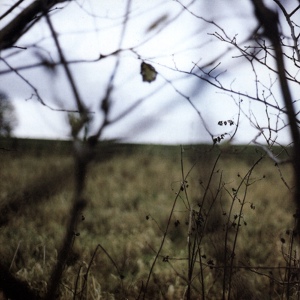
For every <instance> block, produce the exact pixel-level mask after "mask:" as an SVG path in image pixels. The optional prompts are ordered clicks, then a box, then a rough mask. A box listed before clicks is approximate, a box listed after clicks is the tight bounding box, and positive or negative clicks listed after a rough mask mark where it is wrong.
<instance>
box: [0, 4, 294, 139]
mask: <svg viewBox="0 0 300 300" xmlns="http://www.w3.org/2000/svg"><path fill="white" fill-rule="evenodd" d="M30 2H31V1H24V3H23V4H22V7H26V6H27V5H28V3H30ZM181 3H183V4H184V5H186V6H188V5H189V4H191V3H192V4H191V5H190V6H189V9H190V10H191V11H192V12H193V13H194V15H193V14H191V13H190V12H188V11H186V10H183V7H182V5H180V4H179V3H178V2H177V1H171V0H170V1H166V0H151V1H147V0H133V1H132V5H131V8H130V14H129V18H128V23H127V28H126V32H125V36H124V40H123V42H122V45H121V48H122V49H124V51H121V53H120V66H119V68H118V70H117V73H116V78H115V81H114V90H113V93H112V99H111V101H112V110H111V113H110V117H111V118H112V119H113V118H115V117H117V116H119V115H120V114H122V112H124V111H126V109H128V108H129V107H130V106H131V105H133V104H134V103H136V102H137V101H141V104H140V105H139V106H137V108H136V109H134V110H132V111H131V112H130V113H129V114H128V115H126V117H124V118H122V119H121V120H120V121H118V122H116V123H115V124H113V125H111V126H108V127H107V128H106V129H105V131H104V133H103V137H102V138H120V139H122V140H123V141H127V142H143V143H166V144H170V143H174V144H180V143H199V142H211V141H212V139H211V135H213V136H218V135H220V134H222V133H225V132H229V133H232V132H233V130H234V127H229V126H227V127H224V126H223V127H220V126H219V125H218V121H220V120H233V121H234V122H236V121H237V118H238V112H239V109H238V106H237V105H236V103H235V101H234V100H237V98H235V99H233V98H231V97H230V96H229V95H228V94H225V93H221V91H220V90H217V89H214V88H213V87H212V86H210V85H209V84H206V83H205V82H204V81H201V80H199V79H198V78H196V77H195V76H194V77H192V76H188V77H187V75H186V74H184V73H182V72H176V71H174V69H179V70H184V71H187V72H188V71H190V70H191V69H192V68H193V66H195V63H198V64H199V65H204V64H205V63H207V62H209V61H211V60H212V59H214V58H215V57H217V56H218V55H219V54H221V53H224V52H225V58H222V59H220V60H219V61H220V62H221V61H222V64H221V65H220V67H219V69H218V70H220V71H221V70H223V71H224V72H225V71H226V73H224V75H222V77H220V79H222V80H223V82H224V83H226V84H231V86H233V87H234V88H235V89H236V90H241V91H243V90H246V91H249V92H253V90H252V89H253V88H252V86H254V85H253V83H254V80H255V78H254V76H253V74H251V68H250V66H249V65H247V64H246V62H245V60H243V59H235V60H232V56H234V55H235V54H237V53H236V52H234V51H228V53H227V54H226V49H227V47H228V44H226V43H221V42H220V41H219V40H218V39H217V38H216V37H214V36H212V34H213V33H215V32H217V31H218V30H219V31H220V30H221V28H223V29H224V30H226V34H227V35H228V36H231V37H232V38H233V37H236V39H238V40H239V41H242V40H243V39H244V38H246V37H247V36H249V32H251V30H253V29H254V28H255V26H256V22H255V19H254V18H253V10H252V6H251V1H248V0H245V1H240V0H229V1H222V0H209V1H181ZM126 5H127V1H123V0H122V1H121V0H111V1H100V0H80V1H72V2H71V3H68V4H67V5H66V4H61V5H57V7H56V9H55V10H54V11H53V12H52V13H51V14H50V15H51V20H52V22H53V25H54V27H55V30H56V31H57V33H58V34H59V40H60V43H61V45H62V49H63V52H64V54H65V56H66V58H67V60H69V61H70V60H83V61H85V63H77V64H72V65H71V71H72V74H73V76H74V78H75V82H76V85H77V87H78V89H79V92H80V95H81V97H82V99H84V102H85V105H86V106H87V107H88V108H89V110H90V111H93V112H94V113H93V123H92V125H91V127H90V134H93V132H95V131H96V130H97V128H99V126H100V124H101V121H102V118H103V115H102V112H101V109H100V108H99V106H100V102H101V99H102V97H103V95H104V93H105V91H106V87H107V82H108V80H109V78H110V76H111V74H112V70H113V68H114V64H115V61H116V56H109V57H107V58H104V59H101V60H99V61H98V62H94V63H92V62H88V61H91V60H96V59H97V58H99V55H100V54H102V55H107V54H110V53H113V52H114V51H116V50H117V49H119V47H120V45H119V43H120V36H121V32H122V28H123V24H124V15H125V11H126ZM10 6H11V0H0V11H5V10H6V9H8V8H9V7H10ZM63 7H64V8H63ZM60 8H63V9H60ZM19 12H20V10H19V9H16V10H15V11H13V13H12V14H11V16H12V17H13V16H14V15H16V14H18V13H19ZM195 15H196V16H195ZM197 16H202V17H204V18H205V19H207V20H210V21H214V22H216V24H217V25H218V26H219V28H217V27H216V26H215V24H213V23H207V22H205V21H203V20H201V19H200V18H198V17H197ZM1 22H2V24H1ZM6 23H7V21H6V22H4V21H0V27H1V28H3V27H4V26H5V25H6ZM17 45H18V46H20V47H27V50H17V49H13V50H8V51H3V52H2V53H1V56H2V57H4V58H5V60H6V61H7V62H9V64H10V66H12V67H13V68H16V69H17V68H19V67H22V66H29V65H30V64H34V63H38V62H40V61H41V58H42V57H43V58H45V59H47V60H49V61H52V60H53V61H58V55H57V51H56V48H55V47H54V44H53V40H52V38H51V33H50V32H49V29H48V26H47V24H46V23H45V21H41V22H39V23H38V24H36V25H35V26H34V27H33V28H32V29H31V30H30V31H29V32H28V33H27V34H26V35H25V36H24V37H23V38H21V39H20V40H19V41H18V43H17ZM12 52H15V54H14V55H12ZM141 58H142V59H143V60H144V61H146V62H147V63H150V64H151V65H152V66H153V67H155V69H156V71H157V72H158V75H157V78H156V80H155V81H153V82H151V83H148V82H143V81H142V77H141V74H140V66H141V62H142V59H141ZM219 61H217V62H219ZM8 69H9V68H8V67H7V65H6V64H5V63H4V62H3V61H0V77H1V80H0V90H1V91H4V92H6V93H7V94H8V95H9V97H10V98H11V99H12V101H13V103H14V105H15V108H16V112H17V117H18V119H19V125H18V127H17V128H16V130H15V132H14V134H15V135H16V136H19V137H36V138H53V139H56V138H58V139H66V138H70V127H69V126H68V123H67V120H68V118H67V115H68V113H67V112H57V111H55V109H64V110H73V109H76V105H75V101H74V97H73V95H72V92H71V89H70V85H69V82H68V80H67V79H66V76H65V73H64V70H63V69H62V68H61V67H58V68H57V69H56V71H55V72H49V70H48V69H46V68H45V67H43V68H30V69H25V70H22V71H19V74H21V75H22V78H21V77H20V76H17V75H16V74H15V73H13V72H10V73H5V74H3V72H4V71H5V70H8ZM1 71H2V73H1ZM263 72H264V73H263ZM24 78H25V79H26V81H25V80H24ZM261 80H262V81H264V80H265V81H266V84H268V82H270V74H269V72H267V71H266V70H263V69H262V73H261ZM28 83H30V84H28ZM33 87H34V88H36V89H37V91H38V93H39V95H40V96H41V97H42V99H43V101H44V102H45V103H46V104H47V106H49V107H51V108H53V109H54V110H51V109H50V108H49V107H46V106H43V105H41V104H40V103H39V102H38V101H37V98H36V97H35V96H32V95H33V94H34V93H35V92H34V91H33V89H32V88H33ZM274 93H275V94H276V93H279V91H276V90H275V91H274ZM187 98H188V99H190V100H191V101H192V103H193V105H194V106H195V107H194V108H193V106H192V105H191V104H190V103H189V102H188V100H187ZM279 101H280V100H279ZM243 105H244V106H243V110H244V111H245V112H249V111H251V112H253V114H254V115H255V120H256V121H257V122H261V124H264V122H265V119H266V115H265V111H264V108H263V107H262V106H259V105H256V104H255V103H249V102H247V101H246V100H245V104H243ZM195 108H196V109H197V111H196V109H195ZM199 113H200V114H201V116H202V120H201V118H200V117H199ZM203 121H204V122H205V124H203ZM256 135H257V130H255V129H254V128H253V126H252V127H251V126H250V125H249V120H247V118H245V117H242V118H241V123H240V127H239V130H238V132H237V134H236V137H235V139H234V142H237V143H248V142H250V141H251V140H252V139H253V138H254V137H255V136H256ZM281 139H282V141H284V142H287V141H288V140H289V133H288V132H286V134H285V135H284V136H283V137H281Z"/></svg>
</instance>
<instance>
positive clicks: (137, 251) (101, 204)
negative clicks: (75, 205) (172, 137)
mask: <svg viewBox="0 0 300 300" xmlns="http://www.w3.org/2000/svg"><path fill="white" fill-rule="evenodd" d="M51 148H52V147H51V146H49V147H45V149H51ZM52 149H53V148H52ZM107 149H108V148H105V150H103V149H101V147H100V148H99V153H98V154H97V159H96V161H95V162H92V163H91V164H90V166H89V170H88V175H87V178H86V189H85V198H86V200H87V202H88V205H87V207H86V209H85V210H84V211H82V216H81V219H80V220H79V222H78V226H77V228H76V231H75V232H74V245H73V249H72V253H71V255H70V256H69V259H68V262H67V266H66V267H65V270H64V275H63V280H62V282H61V285H60V288H59V293H60V294H59V298H60V299H186V298H188V297H189V298H190V299H222V297H223V296H225V297H229V298H230V299H285V298H286V297H290V299H296V298H297V297H298V296H299V295H298V283H297V282H298V278H297V274H296V273H295V271H294V267H298V257H299V253H298V252H297V251H296V250H297V247H296V243H295V242H293V239H295V237H294V236H293V234H292V230H293V225H294V224H293V221H294V220H293V214H294V205H293V202H292V185H293V183H292V174H291V168H290V166H289V165H287V164H286V165H281V166H280V168H279V167H278V166H276V165H275V164H274V162H273V161H271V160H270V159H269V158H268V157H266V156H264V153H263V151H262V150H260V149H256V148H254V147H252V148H249V149H246V150H245V149H243V147H235V149H231V148H226V149H221V150H220V149H219V148H218V149H217V148H216V149H211V147H207V146H197V147H196V146H185V147H183V149H181V147H179V146H174V147H164V146H138V145H136V146H133V145H131V146H130V145H126V146H124V145H119V146H114V147H113V151H111V152H110V151H108V150H107ZM60 150H61V149H58V150H57V151H47V150H43V151H41V152H38V153H37V151H27V150H26V151H25V150H24V151H22V147H20V145H19V146H18V150H17V151H1V152H0V155H1V159H0V176H1V180H0V201H1V202H0V203H1V210H0V225H1V227H0V244H1V248H0V255H1V262H2V264H4V265H6V266H7V268H9V270H10V271H11V273H12V274H14V275H15V276H16V277H18V278H20V279H22V280H24V281H26V282H28V283H29V285H30V286H31V287H32V288H33V289H35V290H37V291H38V292H39V294H40V295H41V296H42V295H43V294H44V293H45V291H46V289H47V282H48V280H49V276H50V274H51V271H52V268H53V267H54V265H55V263H56V258H57V253H58V251H59V248H60V246H61V242H62V239H63V236H64V233H65V230H66V224H67V221H68V217H69V215H70V212H69V210H70V206H71V201H72V196H73V188H74V187H73V185H74V184H73V161H72V156H71V155H69V154H68V151H65V152H63V151H62V152H61V151H60ZM276 151H277V152H280V149H277V150H276ZM289 188H290V189H289Z"/></svg>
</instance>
